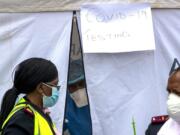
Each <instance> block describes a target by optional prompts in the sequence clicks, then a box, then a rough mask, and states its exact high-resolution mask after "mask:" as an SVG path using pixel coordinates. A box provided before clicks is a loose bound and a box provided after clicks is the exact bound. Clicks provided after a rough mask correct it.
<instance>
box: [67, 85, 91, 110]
mask: <svg viewBox="0 0 180 135" xmlns="http://www.w3.org/2000/svg"><path fill="white" fill-rule="evenodd" d="M70 96H71V98H72V99H73V100H74V102H75V104H76V106H77V107H83V106H86V105H88V101H87V93H86V89H85V88H82V89H78V90H77V91H75V92H73V93H70Z"/></svg>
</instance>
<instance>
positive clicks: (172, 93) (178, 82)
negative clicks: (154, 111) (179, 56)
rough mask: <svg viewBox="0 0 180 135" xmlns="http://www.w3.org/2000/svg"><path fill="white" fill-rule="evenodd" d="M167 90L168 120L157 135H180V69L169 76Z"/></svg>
mask: <svg viewBox="0 0 180 135" xmlns="http://www.w3.org/2000/svg"><path fill="white" fill-rule="evenodd" d="M167 90H168V92H169V96H168V100H167V112H168V115H169V117H170V118H169V119H168V120H167V121H166V123H165V124H164V125H163V126H162V127H161V129H160V131H159V132H158V134H157V135H180V67H179V68H177V69H176V70H175V71H174V72H173V73H172V74H171V75H170V77H169V79H168V85H167Z"/></svg>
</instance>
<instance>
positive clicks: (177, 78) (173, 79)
mask: <svg viewBox="0 0 180 135" xmlns="http://www.w3.org/2000/svg"><path fill="white" fill-rule="evenodd" d="M174 83H177V84H179V85H180V71H177V72H174V73H172V75H171V76H170V77H169V79H168V85H170V84H174Z"/></svg>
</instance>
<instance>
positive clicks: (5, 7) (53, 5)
mask: <svg viewBox="0 0 180 135" xmlns="http://www.w3.org/2000/svg"><path fill="white" fill-rule="evenodd" d="M134 2H139V3H142V2H147V3H150V4H151V5H152V7H154V8H180V2H179V0H0V12H40V11H72V10H79V9H80V7H81V5H83V4H87V3H88V4H89V3H91V4H92V3H96V4H97V3H98V4H102V3H106V4H107V3H122V4H124V3H126V4H127V3H134Z"/></svg>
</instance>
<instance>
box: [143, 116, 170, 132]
mask: <svg viewBox="0 0 180 135" xmlns="http://www.w3.org/2000/svg"><path fill="white" fill-rule="evenodd" d="M168 118H169V117H168V115H161V116H154V117H152V119H151V123H150V124H149V126H148V128H147V130H146V135H156V134H157V133H158V131H159V130H160V128H161V127H162V126H163V124H164V123H165V122H166V121H167V120H168Z"/></svg>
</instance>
